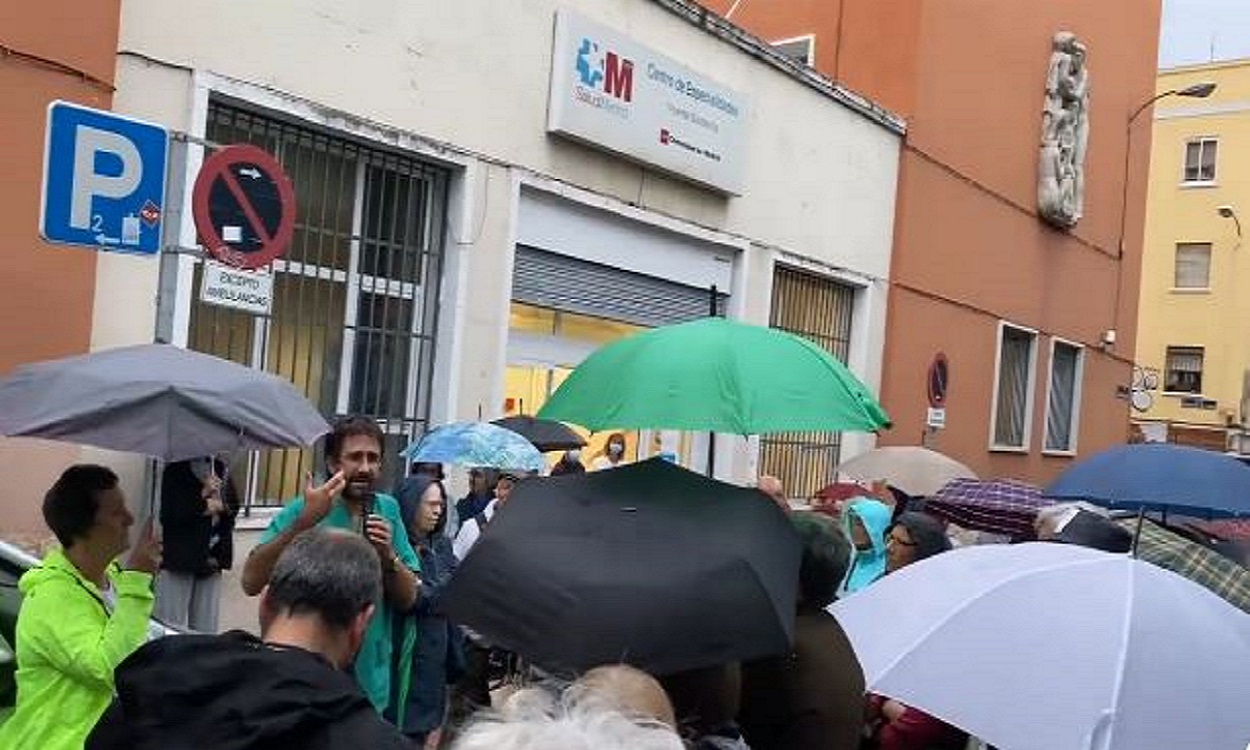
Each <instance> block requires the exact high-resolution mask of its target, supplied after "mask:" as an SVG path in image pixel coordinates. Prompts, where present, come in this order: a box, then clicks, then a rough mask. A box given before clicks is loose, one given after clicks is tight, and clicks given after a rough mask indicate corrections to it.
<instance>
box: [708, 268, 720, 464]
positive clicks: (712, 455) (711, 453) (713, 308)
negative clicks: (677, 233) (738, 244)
mask: <svg viewBox="0 0 1250 750" xmlns="http://www.w3.org/2000/svg"><path fill="white" fill-rule="evenodd" d="M717 296H718V295H717V293H716V285H715V284H713V285H712V289H711V294H710V295H709V299H708V316H709V317H712V318H716V317H719V313H720V310H719V307H720V306H719V305H718V304H716V303H717V299H716V298H717ZM707 475H708V476H709V477H715V476H716V433H715V432H708V434H707Z"/></svg>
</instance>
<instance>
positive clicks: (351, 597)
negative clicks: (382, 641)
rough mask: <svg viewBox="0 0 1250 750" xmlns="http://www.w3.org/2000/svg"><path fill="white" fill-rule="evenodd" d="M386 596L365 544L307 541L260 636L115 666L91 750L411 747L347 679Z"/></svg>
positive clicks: (266, 597)
mask: <svg viewBox="0 0 1250 750" xmlns="http://www.w3.org/2000/svg"><path fill="white" fill-rule="evenodd" d="M381 596H382V567H381V564H380V563H379V561H378V555H377V552H376V551H375V550H374V548H373V547H372V546H371V545H370V544H369V542H367V541H365V540H364V538H362V537H361V536H360V535H358V534H354V533H352V532H350V531H345V530H340V529H324V528H323V529H313V530H310V531H305V532H302V533H301V534H299V535H298V536H296V537H295V538H294V539H293V540H292V541H291V542H290V544H288V545H287V546H286V548H285V549H284V550H283V551H282V554H281V555H280V556H279V557H278V560H277V562H276V563H275V564H274V566H273V572H272V574H271V575H270V578H269V583H268V584H267V585H266V586H265V588H264V591H263V592H262V593H261V595H260V597H261V598H260V629H261V637H260V638H256V637H255V636H253V635H251V634H249V633H245V632H243V631H232V632H230V633H226V634H225V635H183V636H175V637H171V638H163V639H161V640H159V641H154V642H152V643H149V644H148V645H147V646H145V647H143V648H141V649H139V650H138V651H137V652H135V654H134V655H133V656H131V657H130V658H129V659H127V660H126V661H124V662H123V663H122V664H121V666H120V667H118V669H117V699H116V700H115V701H113V704H112V705H111V706H110V707H109V709H108V711H107V712H106V713H105V714H104V716H103V717H102V718H101V719H100V721H99V723H98V724H97V725H96V727H95V729H94V730H92V732H91V734H90V736H89V737H88V738H87V742H86V746H85V750H123V749H124V750H158V749H162V750H164V749H169V748H191V747H194V748H197V750H261V749H262V748H266V749H267V748H300V749H301V750H332V749H334V750H338V749H339V748H369V750H401V748H402V749H403V750H411V744H410V743H409V742H408V741H407V740H406V739H404V737H403V735H401V734H400V733H399V731H398V730H396V729H395V728H394V727H392V726H391V725H389V724H387V723H386V722H385V721H384V720H383V719H382V718H381V717H380V716H378V713H377V711H375V710H374V708H373V704H372V703H371V702H370V701H369V699H368V698H367V697H366V696H365V694H364V693H363V692H362V691H361V689H360V687H359V686H358V685H357V683H356V681H355V680H353V679H352V676H351V671H350V670H351V665H352V660H353V659H355V658H356V654H357V653H358V652H359V651H360V647H361V644H362V643H363V642H364V640H365V633H366V630H367V629H368V625H369V620H370V618H372V617H373V615H374V608H375V605H374V602H376V601H378V600H379V599H380V598H381ZM44 719H45V721H46V722H47V723H55V720H54V719H53V718H52V717H51V716H46V717H44ZM31 747H34V746H31ZM79 747H82V745H80V746H79Z"/></svg>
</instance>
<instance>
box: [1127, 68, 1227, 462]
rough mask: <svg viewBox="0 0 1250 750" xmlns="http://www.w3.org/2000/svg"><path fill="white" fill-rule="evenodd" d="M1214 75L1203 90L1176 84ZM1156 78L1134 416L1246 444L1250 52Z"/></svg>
mask: <svg viewBox="0 0 1250 750" xmlns="http://www.w3.org/2000/svg"><path fill="white" fill-rule="evenodd" d="M1207 82H1209V83H1214V84H1216V89H1215V92H1214V93H1213V94H1212V95H1211V96H1210V97H1209V98H1207V99H1205V100H1195V99H1190V98H1182V97H1178V96H1176V95H1174V94H1173V93H1170V92H1176V91H1181V90H1184V89H1186V88H1187V87H1190V86H1194V85H1195V84H1200V83H1207ZM1156 88H1157V93H1158V94H1159V95H1160V96H1161V98H1160V100H1159V102H1158V104H1157V105H1156V106H1155V110H1154V123H1153V124H1154V140H1153V142H1154V149H1153V152H1152V155H1151V162H1150V196H1149V203H1148V206H1147V213H1146V241H1145V259H1144V263H1143V266H1142V286H1141V306H1140V310H1139V313H1138V320H1139V321H1140V326H1141V334H1140V336H1139V337H1138V343H1137V365H1138V369H1137V373H1136V376H1135V378H1134V383H1133V386H1134V398H1135V403H1134V413H1135V422H1136V423H1137V426H1138V428H1139V429H1140V430H1141V433H1142V434H1141V437H1142V439H1144V440H1149V441H1159V442H1163V441H1170V442H1178V443H1184V444H1189V445H1196V446H1199V447H1204V448H1208V449H1212V450H1238V451H1241V452H1245V451H1246V450H1247V449H1250V444H1246V442H1245V441H1244V440H1243V437H1242V436H1243V435H1245V434H1246V429H1245V428H1246V425H1247V423H1248V420H1250V415H1248V413H1247V396H1248V394H1250V380H1248V377H1250V376H1248V374H1247V373H1248V372H1250V369H1248V368H1250V341H1248V340H1247V339H1246V336H1245V334H1244V332H1245V330H1246V328H1247V326H1248V325H1250V301H1247V299H1246V297H1247V295H1246V294H1245V293H1244V290H1243V289H1242V286H1243V285H1244V284H1245V283H1246V280H1247V279H1250V261H1247V259H1246V257H1245V255H1246V253H1245V251H1244V250H1243V249H1242V230H1243V227H1242V223H1243V221H1244V220H1245V218H1246V217H1247V216H1250V184H1248V183H1247V182H1246V180H1245V179H1244V178H1243V175H1242V172H1243V167H1242V166H1241V165H1242V164H1244V163H1246V160H1247V159H1248V158H1250V61H1247V60H1236V61H1230V62H1221V63H1214V64H1209V65H1194V66H1187V67H1183V68H1175V69H1170V70H1164V71H1161V72H1160V74H1159V78H1158V84H1157V87H1156ZM1246 228H1248V229H1250V224H1248V225H1247V227H1246Z"/></svg>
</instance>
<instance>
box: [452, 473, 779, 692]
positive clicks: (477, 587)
mask: <svg viewBox="0 0 1250 750" xmlns="http://www.w3.org/2000/svg"><path fill="white" fill-rule="evenodd" d="M800 552H801V550H800V548H799V541H798V536H797V534H795V532H794V530H793V529H792V528H791V525H790V522H789V520H788V519H787V518H786V515H785V514H784V513H783V512H782V511H781V510H780V509H779V508H778V507H777V506H776V505H775V504H774V503H773V502H772V501H771V500H769V498H768V497H767V496H765V495H763V494H762V493H760V492H759V491H757V490H754V489H746V488H742V487H736V486H734V485H729V484H724V483H722V482H717V481H715V480H712V479H708V478H706V477H704V476H701V475H699V474H695V473H693V472H690V471H687V470H686V469H683V468H681V467H679V466H676V465H674V464H672V463H669V462H668V461H665V460H663V459H651V460H648V461H643V462H641V463H637V464H630V465H628V466H623V467H620V468H617V469H613V470H612V471H600V472H591V473H589V474H574V475H566V476H561V477H554V478H543V479H531V480H526V481H523V482H521V483H520V484H518V485H517V486H516V488H515V489H514V490H513V491H512V494H511V496H510V497H509V499H508V502H507V505H506V507H504V508H503V509H501V510H500V511H499V512H498V513H497V515H496V516H495V518H494V519H493V520H492V521H491V523H490V525H489V526H487V528H486V530H485V531H484V532H483V534H482V536H481V538H480V539H479V541H478V542H477V544H476V546H474V548H473V550H472V552H470V553H469V555H468V556H467V557H466V558H465V560H464V561H463V562H462V563H461V565H460V567H459V568H457V570H456V575H455V577H453V578H452V582H451V584H450V586H449V588H448V590H447V592H446V595H445V597H444V599H443V601H442V605H443V607H444V608H445V609H446V610H447V612H448V613H449V614H450V615H451V616H452V618H453V619H455V620H456V621H457V622H461V623H463V624H465V625H467V626H469V627H472V628H473V629H474V630H476V631H478V632H480V633H482V635H483V636H485V637H486V639H487V640H489V641H490V642H492V643H495V644H497V645H500V646H503V647H504V648H507V649H509V650H512V651H515V652H516V653H518V654H520V655H521V656H522V657H524V658H526V659H528V660H529V661H531V662H533V663H535V664H537V665H538V666H540V667H543V668H545V669H548V670H553V671H557V672H563V671H566V670H572V671H580V670H583V669H587V668H590V667H593V666H597V665H600V664H611V663H616V662H620V661H625V662H627V663H629V664H633V665H635V666H638V667H640V668H642V669H645V670H647V671H650V672H652V673H654V674H666V673H670V672H676V671H681V670H686V669H694V668H699V667H707V666H714V665H717V664H725V663H728V662H732V661H737V660H739V659H751V658H755V657H761V656H765V655H773V654H780V653H785V652H786V651H787V650H788V649H789V648H790V643H791V641H792V639H793V629H794V614H795V600H796V596H797V587H798V574H799V556H800Z"/></svg>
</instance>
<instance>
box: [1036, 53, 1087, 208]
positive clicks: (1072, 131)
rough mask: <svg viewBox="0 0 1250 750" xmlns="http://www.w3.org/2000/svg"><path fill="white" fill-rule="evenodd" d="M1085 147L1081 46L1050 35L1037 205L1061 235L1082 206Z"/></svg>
mask: <svg viewBox="0 0 1250 750" xmlns="http://www.w3.org/2000/svg"><path fill="white" fill-rule="evenodd" d="M1088 143H1089V69H1088V67H1087V66H1086V63H1085V45H1083V44H1081V43H1080V42H1079V41H1077V38H1076V35H1075V34H1073V33H1072V32H1069V31H1061V32H1059V33H1058V34H1055V39H1054V43H1053V52H1051V55H1050V69H1049V71H1048V72H1047V75H1046V106H1045V109H1044V110H1043V113H1042V145H1041V154H1040V163H1039V166H1038V185H1037V205H1038V211H1039V212H1040V213H1041V215H1042V218H1043V219H1045V220H1046V221H1048V222H1050V223H1051V224H1054V225H1055V226H1057V227H1060V228H1063V229H1071V228H1072V227H1074V226H1076V223H1077V222H1078V221H1080V220H1081V214H1082V212H1083V210H1084V205H1085V151H1086V148H1087V145H1088Z"/></svg>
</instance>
